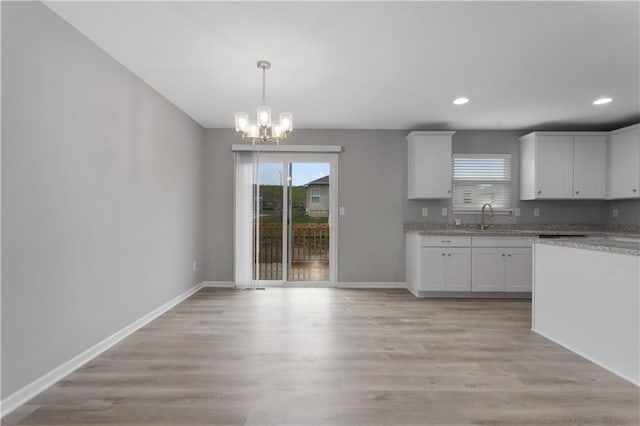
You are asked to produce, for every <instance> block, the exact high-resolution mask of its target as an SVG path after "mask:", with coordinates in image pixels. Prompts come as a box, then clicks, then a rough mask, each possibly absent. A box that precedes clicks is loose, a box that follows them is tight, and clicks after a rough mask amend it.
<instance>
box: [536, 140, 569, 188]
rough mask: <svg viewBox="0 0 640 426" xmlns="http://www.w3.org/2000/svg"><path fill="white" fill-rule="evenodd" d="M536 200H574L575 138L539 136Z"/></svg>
mask: <svg viewBox="0 0 640 426" xmlns="http://www.w3.org/2000/svg"><path fill="white" fill-rule="evenodd" d="M536 187H537V190H536V198H538V199H543V198H561V199H568V198H572V192H573V136H542V135H539V136H537V139H536Z"/></svg>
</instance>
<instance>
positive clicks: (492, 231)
mask: <svg viewBox="0 0 640 426" xmlns="http://www.w3.org/2000/svg"><path fill="white" fill-rule="evenodd" d="M404 230H405V232H411V233H418V234H420V235H469V236H480V235H482V236H487V237H491V236H514V237H532V238H535V240H533V241H534V242H535V243H537V244H549V245H556V246H563V247H574V248H581V249H587V250H596V251H602V252H609V253H619V254H627V255H632V256H640V226H637V225H591V224H577V225H571V224H518V225H490V226H489V227H488V228H487V229H485V230H484V231H481V230H480V229H479V226H478V225H462V226H454V225H450V224H432V223H406V224H405V226H404ZM559 234H560V235H569V236H570V235H576V237H575V238H572V237H567V238H543V239H538V238H537V237H538V236H539V235H559ZM584 237H586V238H584ZM615 237H618V238H625V239H631V240H632V239H634V238H637V239H638V241H629V240H627V241H621V240H616V239H615Z"/></svg>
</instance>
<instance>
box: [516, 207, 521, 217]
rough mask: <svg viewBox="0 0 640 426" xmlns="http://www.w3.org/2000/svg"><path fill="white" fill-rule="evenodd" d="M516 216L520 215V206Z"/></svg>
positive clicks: (517, 208)
mask: <svg viewBox="0 0 640 426" xmlns="http://www.w3.org/2000/svg"><path fill="white" fill-rule="evenodd" d="M516 216H520V207H516Z"/></svg>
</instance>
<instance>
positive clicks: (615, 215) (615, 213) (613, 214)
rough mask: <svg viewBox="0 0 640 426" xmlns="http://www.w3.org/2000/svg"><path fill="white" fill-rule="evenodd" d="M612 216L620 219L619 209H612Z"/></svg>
mask: <svg viewBox="0 0 640 426" xmlns="http://www.w3.org/2000/svg"><path fill="white" fill-rule="evenodd" d="M611 216H612V217H618V209H612V210H611Z"/></svg>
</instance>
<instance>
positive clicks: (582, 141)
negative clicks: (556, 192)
mask: <svg viewBox="0 0 640 426" xmlns="http://www.w3.org/2000/svg"><path fill="white" fill-rule="evenodd" d="M606 142H607V140H606V138H605V137H604V136H574V138H573V198H590V199H598V198H602V199H603V198H605V195H606V173H605V171H606V170H605V167H606V157H607V144H606Z"/></svg>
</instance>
